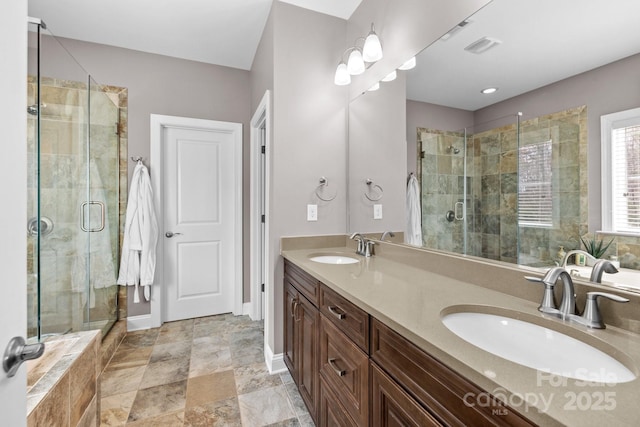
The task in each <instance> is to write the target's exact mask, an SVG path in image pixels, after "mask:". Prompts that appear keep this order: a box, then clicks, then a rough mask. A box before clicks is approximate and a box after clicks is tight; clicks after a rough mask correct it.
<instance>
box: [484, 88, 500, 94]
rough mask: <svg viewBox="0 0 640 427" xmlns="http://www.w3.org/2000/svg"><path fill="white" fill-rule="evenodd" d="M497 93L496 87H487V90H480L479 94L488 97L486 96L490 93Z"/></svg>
mask: <svg viewBox="0 0 640 427" xmlns="http://www.w3.org/2000/svg"><path fill="white" fill-rule="evenodd" d="M497 91H498V88H497V87H488V88H486V89H482V90H481V91H480V93H484V94H485V95H488V94H490V93H494V92H497Z"/></svg>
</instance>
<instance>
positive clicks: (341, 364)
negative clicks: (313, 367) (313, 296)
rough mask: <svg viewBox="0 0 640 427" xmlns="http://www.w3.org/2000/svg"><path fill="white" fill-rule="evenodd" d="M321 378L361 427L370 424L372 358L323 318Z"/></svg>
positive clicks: (321, 331) (321, 325)
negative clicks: (370, 362) (370, 369)
mask: <svg viewBox="0 0 640 427" xmlns="http://www.w3.org/2000/svg"><path fill="white" fill-rule="evenodd" d="M320 376H321V377H322V379H323V380H324V381H325V383H326V384H327V386H328V387H329V388H330V389H331V391H332V392H333V393H334V394H335V395H336V396H337V398H338V400H339V401H340V402H341V404H342V406H343V407H344V408H345V410H346V411H347V413H348V414H349V415H350V416H351V418H352V419H353V420H355V422H356V423H357V424H358V425H361V426H366V425H368V424H369V358H368V357H367V355H366V354H365V353H364V352H363V351H362V350H360V348H359V347H358V346H357V345H355V344H354V343H353V342H352V341H351V340H349V338H347V336H346V335H345V334H344V333H342V332H341V331H340V330H339V329H338V328H337V327H336V326H335V325H334V324H333V322H331V321H330V320H328V319H327V318H326V317H324V315H321V316H320Z"/></svg>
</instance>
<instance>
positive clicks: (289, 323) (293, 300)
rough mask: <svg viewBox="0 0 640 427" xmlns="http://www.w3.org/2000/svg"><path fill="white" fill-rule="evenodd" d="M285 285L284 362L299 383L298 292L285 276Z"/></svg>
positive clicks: (294, 379)
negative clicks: (297, 346) (296, 310)
mask: <svg viewBox="0 0 640 427" xmlns="http://www.w3.org/2000/svg"><path fill="white" fill-rule="evenodd" d="M284 283H285V286H284V322H283V323H284V363H285V365H287V368H289V372H291V376H292V377H293V381H294V382H295V383H296V384H297V383H298V367H297V360H296V345H297V343H296V337H295V335H296V334H295V332H296V331H295V329H296V328H295V326H296V322H295V307H296V304H297V303H298V300H299V298H298V292H297V291H296V288H294V287H293V286H292V285H291V283H290V282H289V281H288V280H287V279H286V277H285V281H284Z"/></svg>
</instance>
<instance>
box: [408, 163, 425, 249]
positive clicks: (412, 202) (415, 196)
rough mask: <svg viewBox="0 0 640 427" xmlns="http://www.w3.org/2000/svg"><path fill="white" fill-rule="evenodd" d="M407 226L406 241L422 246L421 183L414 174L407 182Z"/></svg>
mask: <svg viewBox="0 0 640 427" xmlns="http://www.w3.org/2000/svg"><path fill="white" fill-rule="evenodd" d="M406 215H407V228H406V231H405V233H404V236H405V243H408V244H410V245H413V246H422V226H421V224H420V222H421V218H422V214H421V208H420V184H419V183H418V178H416V177H415V175H414V174H411V176H409V182H408V183H407V208H406Z"/></svg>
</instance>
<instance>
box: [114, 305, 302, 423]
mask: <svg viewBox="0 0 640 427" xmlns="http://www.w3.org/2000/svg"><path fill="white" fill-rule="evenodd" d="M101 425H102V426H104V427H106V426H108V427H112V426H124V425H126V426H128V427H129V426H131V427H140V426H153V427H169V426H171V427H173V426H176V427H177V426H179V427H183V426H185V427H186V426H202V427H204V426H206V427H209V426H245V427H247V426H251V427H253V426H256V427H258V426H313V425H314V424H313V421H312V420H311V417H310V415H309V413H308V412H307V410H306V408H305V406H304V403H303V402H302V398H301V397H300V395H299V394H298V391H297V389H296V386H295V384H294V383H293V380H292V378H291V376H290V375H289V373H288V372H285V373H282V374H275V375H269V372H268V371H267V368H266V365H265V363H264V352H263V326H262V322H252V321H251V320H250V319H249V318H248V317H247V316H238V317H236V316H233V315H231V314H223V315H220V316H211V317H203V318H197V319H189V320H181V321H178V322H170V323H165V324H164V325H162V327H160V328H155V329H150V330H145V331H136V332H131V333H128V334H127V335H126V336H125V338H124V339H123V341H122V343H121V344H120V346H119V347H118V349H117V350H116V352H115V353H114V355H113V357H112V359H111V361H110V362H109V364H108V365H107V366H106V368H105V370H104V372H103V375H102V398H101Z"/></svg>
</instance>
